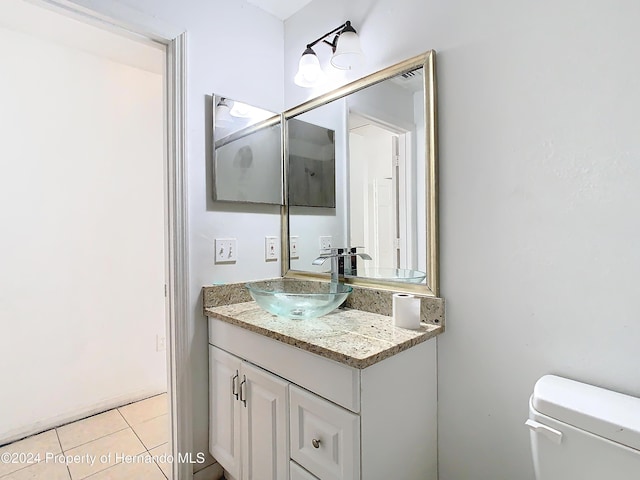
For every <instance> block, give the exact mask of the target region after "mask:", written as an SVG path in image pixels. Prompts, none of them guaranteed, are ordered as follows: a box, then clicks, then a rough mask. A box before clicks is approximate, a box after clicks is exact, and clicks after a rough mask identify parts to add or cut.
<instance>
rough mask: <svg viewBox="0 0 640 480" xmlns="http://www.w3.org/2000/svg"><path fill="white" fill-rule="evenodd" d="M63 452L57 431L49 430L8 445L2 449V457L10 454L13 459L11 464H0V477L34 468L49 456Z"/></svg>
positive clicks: (0, 449)
mask: <svg viewBox="0 0 640 480" xmlns="http://www.w3.org/2000/svg"><path fill="white" fill-rule="evenodd" d="M61 452H62V450H61V449H60V442H58V436H57V435H56V431H55V430H47V431H46V432H42V433H40V434H38V435H34V436H32V437H29V438H25V439H24V440H20V441H19V442H14V443H11V444H9V445H6V446H4V447H2V448H0V455H2V454H6V453H9V454H13V455H12V457H13V458H10V459H9V460H10V461H9V462H6V461H2V462H0V477H2V476H3V475H8V474H10V473H12V472H15V471H17V470H21V469H23V468H25V467H29V466H32V465H33V464H34V463H38V462H39V461H44V460H45V459H46V457H47V455H49V456H51V455H55V454H59V453H61ZM20 454H23V455H20ZM14 460H15V461H14Z"/></svg>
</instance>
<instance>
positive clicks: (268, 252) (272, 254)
mask: <svg viewBox="0 0 640 480" xmlns="http://www.w3.org/2000/svg"><path fill="white" fill-rule="evenodd" d="M264 260H265V262H273V261H275V260H278V237H264Z"/></svg>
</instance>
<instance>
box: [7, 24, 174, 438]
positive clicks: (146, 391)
mask: <svg viewBox="0 0 640 480" xmlns="http://www.w3.org/2000/svg"><path fill="white" fill-rule="evenodd" d="M3 20H6V18H3ZM129 42H130V43H133V42H131V41H130V40H129ZM146 48H147V49H149V50H151V49H150V47H146ZM156 53H157V52H156V51H155V50H154V51H152V52H151V53H149V52H148V55H151V56H152V57H153V56H154V55H155V54H156ZM160 58H162V57H160ZM0 59H1V62H2V74H1V75H0V105H2V108H1V109H0V132H2V155H0V164H1V171H2V174H1V175H0V218H1V219H2V220H1V222H2V234H1V235H0V252H1V261H0V263H1V265H2V267H1V268H0V322H1V325H2V330H3V333H2V334H1V335H0V377H1V378H2V382H3V386H2V388H0V405H1V406H2V407H1V410H2V415H0V443H3V442H4V441H9V440H11V439H15V438H19V437H21V436H24V435H27V434H30V433H34V432H37V431H41V430H43V429H45V428H47V427H50V426H53V425H57V424H60V423H63V422H65V421H69V420H72V419H76V418H79V417H82V416H85V415H88V414H92V413H96V411H100V410H101V409H106V408H110V407H113V406H116V405H120V404H123V403H126V402H130V401H133V400H137V399H140V398H143V397H144V396H149V395H152V394H156V393H160V392H164V391H166V379H167V374H166V352H164V351H162V352H157V351H156V335H160V336H162V337H164V336H165V335H166V334H165V326H166V320H165V311H164V218H163V198H164V193H163V161H162V159H163V132H162V128H163V127H162V121H163V120H162V110H163V105H162V98H163V96H162V76H161V75H159V74H157V73H152V72H149V71H145V70H141V69H138V68H134V67H131V66H128V65H124V64H121V63H117V62H114V61H111V60H107V59H105V58H102V57H98V56H94V55H91V54H89V53H84V52H81V51H79V50H76V49H74V48H70V47H66V46H59V45H57V44H55V43H51V42H49V41H47V40H42V39H39V38H35V37H32V36H30V35H27V34H23V33H17V32H14V31H12V30H8V29H4V28H0Z"/></svg>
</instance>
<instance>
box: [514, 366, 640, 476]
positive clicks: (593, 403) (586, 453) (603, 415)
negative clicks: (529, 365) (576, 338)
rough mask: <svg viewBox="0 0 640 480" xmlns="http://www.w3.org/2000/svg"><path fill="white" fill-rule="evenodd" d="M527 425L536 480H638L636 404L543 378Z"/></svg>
mask: <svg viewBox="0 0 640 480" xmlns="http://www.w3.org/2000/svg"><path fill="white" fill-rule="evenodd" d="M526 424H527V425H528V426H529V428H530V429H531V432H530V439H531V453H532V455H533V466H534V470H535V474H536V479H537V480H574V479H575V480H603V479H604V480H638V479H640V398H635V397H631V396H629V395H623V394H621V393H616V392H612V391H610V390H605V389H603V388H599V387H594V386H592V385H587V384H584V383H580V382H576V381H573V380H568V379H566V378H562V377H557V376H555V375H545V376H544V377H542V378H540V380H538V381H537V382H536V385H535V387H534V390H533V395H532V396H531V398H530V400H529V420H527V422H526Z"/></svg>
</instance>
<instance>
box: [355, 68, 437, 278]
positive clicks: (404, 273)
mask: <svg viewBox="0 0 640 480" xmlns="http://www.w3.org/2000/svg"><path fill="white" fill-rule="evenodd" d="M423 86H424V75H423V68H418V69H415V70H412V71H410V72H405V73H403V74H401V75H397V76H395V77H393V78H390V79H388V80H386V81H384V82H382V83H378V84H376V85H372V86H370V87H367V88H366V89H364V90H361V91H359V92H357V93H355V94H352V95H349V97H347V107H348V115H349V117H348V119H349V126H348V128H349V150H348V156H347V157H346V162H347V164H348V172H349V224H348V227H349V242H350V243H351V244H352V245H362V246H363V247H364V251H365V252H367V253H368V254H369V255H370V256H371V257H372V259H373V260H372V261H368V262H365V261H363V260H362V259H360V258H358V270H357V274H358V276H361V277H366V278H375V279H377V280H387V281H399V282H405V281H406V282H411V283H422V282H425V281H426V269H427V265H426V238H425V236H424V233H425V232H426V225H425V221H424V220H425V216H424V204H423V203H420V204H419V202H418V199H424V198H425V196H424V194H425V192H424V186H425V182H424V181H422V182H417V181H416V179H418V178H424V158H425V156H424V155H425V152H424V145H425V138H424V131H425V125H424V88H423ZM418 159H422V162H418ZM420 210H422V211H420Z"/></svg>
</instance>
